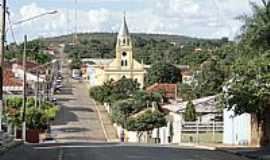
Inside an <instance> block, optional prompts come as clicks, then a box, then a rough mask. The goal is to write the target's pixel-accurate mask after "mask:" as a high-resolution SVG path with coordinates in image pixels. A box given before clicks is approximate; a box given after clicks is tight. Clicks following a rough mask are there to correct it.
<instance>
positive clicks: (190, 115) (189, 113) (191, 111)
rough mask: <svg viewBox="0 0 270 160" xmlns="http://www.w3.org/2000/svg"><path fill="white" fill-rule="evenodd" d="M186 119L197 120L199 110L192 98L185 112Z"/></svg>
mask: <svg viewBox="0 0 270 160" xmlns="http://www.w3.org/2000/svg"><path fill="white" fill-rule="evenodd" d="M184 119H185V121H196V120H197V112H196V109H195V106H194V104H193V103H192V101H191V100H189V101H188V103H187V105H186V110H185V112H184Z"/></svg>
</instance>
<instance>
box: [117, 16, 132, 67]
mask: <svg viewBox="0 0 270 160" xmlns="http://www.w3.org/2000/svg"><path fill="white" fill-rule="evenodd" d="M116 59H117V63H118V67H119V69H132V68H133V56H132V41H131V37H130V34H129V31H128V26H127V21H126V16H125V15H124V18H123V22H122V25H121V28H120V31H119V33H118V36H117V44H116Z"/></svg>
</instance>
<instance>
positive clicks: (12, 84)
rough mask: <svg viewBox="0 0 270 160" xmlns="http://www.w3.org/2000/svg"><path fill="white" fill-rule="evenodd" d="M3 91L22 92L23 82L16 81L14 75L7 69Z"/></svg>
mask: <svg viewBox="0 0 270 160" xmlns="http://www.w3.org/2000/svg"><path fill="white" fill-rule="evenodd" d="M3 80H4V82H3V91H4V92H6V93H14V92H16V93H17V92H22V91H23V82H22V80H19V79H16V78H15V75H14V73H13V72H12V71H11V70H8V69H6V70H5V71H4V78H3Z"/></svg>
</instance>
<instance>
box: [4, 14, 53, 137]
mask: <svg viewBox="0 0 270 160" xmlns="http://www.w3.org/2000/svg"><path fill="white" fill-rule="evenodd" d="M4 13H5V11H4ZM56 13H57V11H51V12H45V13H42V14H39V15H36V16H33V17H31V18H27V19H24V20H21V21H18V22H15V23H13V25H18V24H21V23H24V22H28V21H32V20H35V19H37V18H40V17H42V16H45V15H50V14H56ZM4 31H5V30H4ZM26 50H27V36H26V35H25V36H24V51H23V105H22V111H21V114H22V139H23V140H24V141H26V121H25V119H26V118H25V112H26V100H27V95H26V92H27V88H26V81H27V77H26V59H27V57H26Z"/></svg>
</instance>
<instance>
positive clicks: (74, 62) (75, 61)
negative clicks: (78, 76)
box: [70, 57, 82, 69]
mask: <svg viewBox="0 0 270 160" xmlns="http://www.w3.org/2000/svg"><path fill="white" fill-rule="evenodd" d="M81 65H82V62H81V59H80V58H79V57H74V58H72V61H71V64H70V68H71V69H80V68H81Z"/></svg>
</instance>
